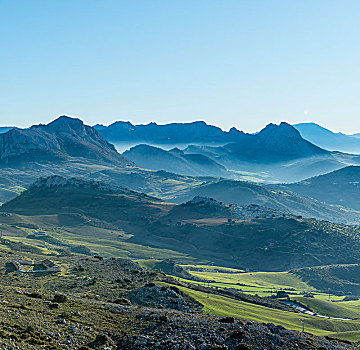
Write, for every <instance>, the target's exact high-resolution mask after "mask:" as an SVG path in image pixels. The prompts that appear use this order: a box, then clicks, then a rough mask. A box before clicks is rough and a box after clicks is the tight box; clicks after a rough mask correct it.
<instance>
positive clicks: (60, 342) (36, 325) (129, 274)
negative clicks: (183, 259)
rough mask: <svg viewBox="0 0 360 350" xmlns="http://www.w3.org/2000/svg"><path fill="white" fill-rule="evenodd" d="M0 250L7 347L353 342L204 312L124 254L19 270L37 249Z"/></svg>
mask: <svg viewBox="0 0 360 350" xmlns="http://www.w3.org/2000/svg"><path fill="white" fill-rule="evenodd" d="M0 257H1V261H2V262H3V263H4V264H5V267H4V268H2V269H1V270H0V277H1V278H0V320H1V322H0V349H4V350H5V349H7V350H9V349H13V350H15V349H17V350H21V349H30V350H31V349H49V350H50V349H53V350H57V349H77V350H89V349H102V350H105V349H107V350H115V349H124V350H125V349H159V350H160V349H177V350H181V349H184V350H185V349H189V350H191V349H203V350H205V349H209V350H210V349H213V350H215V349H224V350H225V349H237V350H240V349H259V350H260V349H355V348H356V346H357V345H356V344H354V343H350V342H343V341H340V340H336V339H330V338H328V339H327V338H323V337H317V336H313V335H311V334H308V333H301V332H296V331H289V330H286V329H285V328H283V327H281V326H275V325H273V324H270V323H268V324H262V323H258V322H251V321H243V320H237V319H234V318H232V317H218V316H211V315H205V314H203V312H202V308H201V305H200V304H199V303H198V302H196V301H194V300H193V299H192V298H191V297H188V296H186V295H185V294H184V293H183V292H181V291H180V290H179V289H177V288H176V287H171V286H167V285H165V284H161V279H162V278H163V277H164V274H163V273H161V272H156V271H150V270H146V269H143V268H141V267H140V266H139V265H138V264H137V263H134V262H132V261H130V260H126V259H103V258H101V257H99V256H96V257H91V258H90V257H80V256H70V257H57V258H56V259H55V260H56V263H57V264H59V266H61V273H52V274H48V273H46V272H44V273H42V274H40V273H32V272H31V269H29V270H27V271H28V272H20V271H18V270H16V269H14V266H15V265H16V264H15V265H14V264H11V262H13V261H17V262H18V264H20V265H23V266H30V265H27V262H29V261H33V259H35V260H36V259H39V256H36V255H31V256H25V255H15V254H9V252H6V251H2V252H0ZM29 258H31V260H30V259H29ZM10 266H13V269H10ZM24 271H25V270H24ZM149 281H153V282H149ZM154 282H155V283H154ZM160 303H161V304H160ZM144 305H147V306H144Z"/></svg>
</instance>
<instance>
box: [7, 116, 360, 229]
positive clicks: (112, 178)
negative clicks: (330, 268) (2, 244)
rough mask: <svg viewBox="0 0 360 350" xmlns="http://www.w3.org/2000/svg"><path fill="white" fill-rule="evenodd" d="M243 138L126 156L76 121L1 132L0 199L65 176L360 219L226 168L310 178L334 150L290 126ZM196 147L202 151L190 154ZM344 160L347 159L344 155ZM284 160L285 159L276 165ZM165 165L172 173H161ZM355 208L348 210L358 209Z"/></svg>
mask: <svg viewBox="0 0 360 350" xmlns="http://www.w3.org/2000/svg"><path fill="white" fill-rule="evenodd" d="M241 137H242V138H244V140H247V141H246V142H245V141H244V142H243V143H230V144H227V145H224V146H214V147H210V146H202V147H200V146H191V147H188V149H185V150H184V151H182V150H180V149H177V148H174V149H172V150H170V151H165V150H162V149H160V148H156V147H153V146H148V145H139V146H137V147H135V148H133V149H131V150H129V151H128V152H125V153H124V154H123V155H121V154H119V153H118V152H117V151H116V149H115V147H114V146H113V145H112V144H110V143H109V142H108V141H106V140H105V139H104V138H103V137H102V136H101V135H100V133H99V132H98V131H96V130H95V129H94V128H92V127H90V126H86V125H84V124H83V122H82V121H81V120H79V119H74V118H69V117H65V116H62V117H59V118H58V119H56V120H54V121H53V122H51V123H49V124H47V125H35V126H32V127H31V128H29V129H18V128H17V129H13V130H10V131H8V132H6V133H3V134H1V135H0V175H1V181H0V182H1V183H0V201H2V202H5V201H8V200H10V199H12V198H14V197H16V196H17V195H18V194H19V193H20V192H21V191H23V190H24V189H25V188H27V187H28V186H29V185H30V184H31V183H33V182H34V181H35V180H36V179H38V178H39V177H44V176H50V175H62V176H66V177H73V176H75V177H77V178H81V179H85V180H94V181H101V182H105V183H108V184H110V185H117V186H119V185H120V186H125V187H128V188H131V189H133V190H136V191H138V192H143V193H146V194H148V195H151V196H155V197H158V198H162V199H163V200H168V201H176V202H178V203H179V202H184V201H188V200H190V199H191V198H192V197H194V196H197V195H201V196H208V197H215V198H216V199H218V200H220V201H224V202H225V203H228V204H231V203H237V204H241V205H243V204H246V205H247V204H258V205H265V206H267V207H271V208H273V209H276V210H281V211H283V212H287V213H292V214H294V215H296V214H298V215H302V216H304V217H315V218H318V219H326V220H332V221H336V222H348V223H355V222H358V217H357V213H354V212H353V211H351V210H343V209H341V208H338V207H336V206H335V207H334V206H331V205H330V204H333V203H328V204H325V203H322V202H320V201H323V200H324V198H322V197H318V199H320V201H318V200H316V198H315V197H313V198H310V197H309V193H305V192H304V193H303V194H301V193H300V190H299V192H298V193H297V194H295V192H294V191H295V189H296V188H297V187H296V186H295V187H293V188H291V187H285V186H283V187H281V188H275V187H273V188H270V187H267V186H264V185H261V184H257V185H256V184H252V183H249V182H244V181H236V178H237V172H236V171H229V170H228V169H227V168H226V166H225V165H223V164H231V162H234V163H236V162H237V163H236V164H238V165H240V164H243V165H244V168H245V170H246V166H248V167H250V168H251V170H252V171H254V172H255V171H259V170H260V172H261V171H264V170H265V169H268V171H269V169H278V172H281V171H284V169H286V168H287V169H288V173H289V172H290V170H289V168H291V169H293V170H294V171H295V170H296V171H298V172H300V171H303V173H300V175H299V176H300V177H301V178H304V177H305V174H307V171H306V166H305V165H304V164H307V165H308V166H310V165H313V166H314V164H316V162H331V161H333V162H334V161H335V160H334V159H333V158H332V157H334V153H331V152H329V151H326V150H323V149H321V148H319V147H317V146H314V145H312V144H311V143H310V142H308V141H306V140H304V139H303V138H301V136H300V134H299V132H298V131H296V130H295V129H294V128H293V127H292V126H290V125H289V124H286V123H282V124H280V125H278V126H276V125H269V126H267V127H266V128H265V129H264V130H262V131H261V132H260V133H258V134H256V135H250V134H242V136H241ZM192 147H198V148H199V149H197V152H196V151H195V150H194V151H193V152H192V151H191V149H192ZM220 153H221V156H218V154H220ZM294 157H295V158H296V157H300V158H296V159H295V160H294V159H293V158H294ZM341 157H343V158H345V159H347V157H350V156H348V155H346V154H340V155H339V159H341ZM282 158H284V159H288V161H287V162H285V163H284V162H282V163H279V161H280V159H282ZM244 160H246V161H244ZM315 160H316V161H315ZM355 160H356V158H355ZM307 162H308V163H307ZM339 163H340V162H339ZM284 164H286V165H284ZM290 164H291V165H290ZM299 164H300V165H299ZM341 164H342V163H341ZM339 167H340V165H339ZM147 168H150V170H147ZM163 168H165V169H169V170H171V171H164V170H159V169H163ZM244 168H242V169H244ZM322 168H324V166H322ZM151 169H153V170H151ZM154 170H155V171H154ZM273 171H275V170H273ZM316 171H317V172H319V171H320V170H319V169H316ZM245 172H246V171H245ZM312 172H314V170H312ZM187 174H191V175H192V176H189V175H187ZM195 175H196V176H195ZM205 175H206V176H205ZM219 177H220V178H219ZM225 178H228V179H227V180H226V179H225ZM229 178H232V179H231V180H230V179H229ZM298 187H299V186H298ZM319 191H320V190H319ZM336 204H340V205H341V204H344V203H342V202H338V203H336ZM351 205H352V206H350V204H349V207H350V209H352V208H354V205H353V204H351ZM356 208H357V207H356Z"/></svg>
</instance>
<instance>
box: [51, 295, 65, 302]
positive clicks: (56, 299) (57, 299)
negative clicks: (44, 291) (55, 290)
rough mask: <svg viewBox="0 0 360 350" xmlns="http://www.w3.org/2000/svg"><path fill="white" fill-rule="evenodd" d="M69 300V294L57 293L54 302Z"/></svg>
mask: <svg viewBox="0 0 360 350" xmlns="http://www.w3.org/2000/svg"><path fill="white" fill-rule="evenodd" d="M66 301H67V296H66V295H64V294H55V295H54V299H53V302H54V303H65V302H66Z"/></svg>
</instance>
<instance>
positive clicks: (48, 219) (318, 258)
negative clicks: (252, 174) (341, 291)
mask: <svg viewBox="0 0 360 350" xmlns="http://www.w3.org/2000/svg"><path fill="white" fill-rule="evenodd" d="M1 211H2V213H3V215H2V216H1V217H0V222H1V223H3V224H5V225H14V224H16V225H20V227H21V225H22V224H21V222H24V227H29V226H28V225H29V224H25V223H26V222H31V223H32V224H31V225H34V224H33V223H36V227H39V229H41V228H42V229H45V230H48V229H50V228H51V230H53V227H54V223H57V225H58V226H61V227H62V230H66V232H67V234H66V235H65V236H64V235H63V234H61V235H60V236H58V233H56V232H54V233H53V235H54V237H53V238H54V239H52V240H51V241H48V242H47V244H49V245H48V246H49V247H52V249H53V250H55V251H60V252H62V251H63V250H64V246H65V247H66V246H69V247H70V248H72V249H73V247H72V245H71V243H72V240H74V239H79V240H80V241H81V242H89V245H90V246H92V245H93V244H94V236H92V235H95V234H96V235H97V236H96V237H97V241H95V243H96V244H97V245H98V244H100V247H99V246H98V249H99V248H100V249H105V250H106V251H107V249H114V248H111V247H112V246H117V247H118V246H119V244H122V247H124V248H125V247H126V249H127V250H129V249H131V251H132V252H133V254H134V255H135V256H137V257H148V256H149V255H150V254H157V256H159V255H161V254H169V253H171V254H172V256H174V259H175V257H176V256H179V255H182V256H183V257H184V256H188V257H192V258H194V259H197V260H198V261H201V260H202V261H209V262H212V263H214V264H217V265H220V266H231V267H236V268H240V269H246V268H249V269H253V270H264V269H266V270H268V271H284V270H288V269H291V268H300V267H307V266H316V265H328V264H334V263H338V264H340V263H341V264H350V263H360V255H359V252H360V240H359V227H357V226H347V225H340V224H332V223H330V222H325V221H317V220H315V219H303V218H301V217H295V216H293V217H292V216H289V215H284V214H281V212H278V211H271V210H270V209H266V208H262V207H257V206H251V205H249V206H245V207H238V206H236V205H235V206H234V205H226V204H223V203H220V202H218V201H216V200H214V199H210V198H199V197H198V198H195V199H193V200H191V201H189V202H187V203H186V204H183V205H175V204H170V203H166V202H163V201H160V200H158V199H156V198H153V197H149V196H147V195H144V194H141V193H137V192H133V191H130V190H127V189H126V188H119V187H113V186H110V187H109V186H108V185H105V184H101V183H98V182H91V181H90V182H84V181H82V180H76V179H63V178H60V177H50V178H48V179H42V180H40V181H38V182H37V183H35V184H34V185H33V186H31V187H30V189H29V190H27V191H25V192H23V193H22V194H21V195H20V196H18V197H17V198H15V199H14V200H12V201H10V202H8V203H6V204H5V205H3V206H2V208H1ZM278 214H279V215H278ZM26 225H27V226H26ZM11 227H12V226H9V233H10V232H12V231H11ZM30 227H33V226H30ZM3 231H4V232H5V228H4V226H3ZM13 234H15V235H19V238H21V237H24V234H25V237H27V233H25V232H24V233H23V232H22V231H19V230H18V231H14V232H13ZM69 235H70V236H69ZM56 237H59V238H61V239H55V238H56ZM67 237H72V238H71V241H70V242H69V241H68V238H67ZM75 237H77V238H75ZM92 237H93V238H92ZM31 242H32V241H31ZM31 242H29V243H31ZM34 242H35V241H34ZM85 245H86V243H85ZM122 249H123V248H122ZM149 249H150V250H151V251H152V253H149ZM122 251H123V250H122ZM144 254H146V255H144ZM167 256H169V255H167Z"/></svg>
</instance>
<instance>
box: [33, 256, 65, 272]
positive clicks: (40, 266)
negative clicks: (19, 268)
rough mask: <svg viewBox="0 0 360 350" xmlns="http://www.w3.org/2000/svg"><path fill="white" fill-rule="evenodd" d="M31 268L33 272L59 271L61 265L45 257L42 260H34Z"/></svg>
mask: <svg viewBox="0 0 360 350" xmlns="http://www.w3.org/2000/svg"><path fill="white" fill-rule="evenodd" d="M33 270H34V272H35V271H38V272H39V271H41V272H61V267H60V266H59V265H57V264H55V263H54V262H53V261H51V260H50V259H45V260H43V261H35V262H34V267H33Z"/></svg>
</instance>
